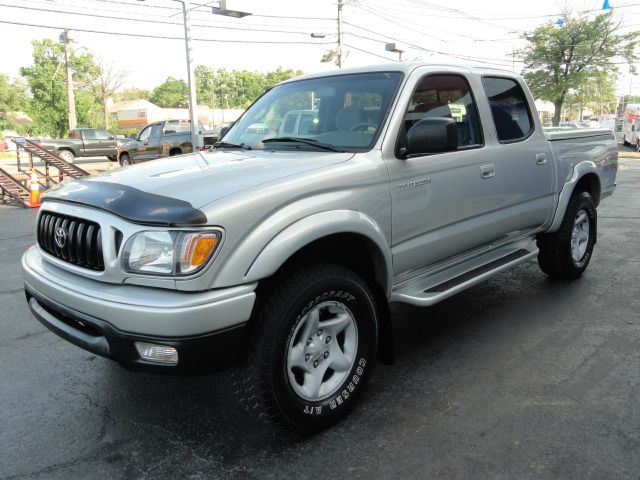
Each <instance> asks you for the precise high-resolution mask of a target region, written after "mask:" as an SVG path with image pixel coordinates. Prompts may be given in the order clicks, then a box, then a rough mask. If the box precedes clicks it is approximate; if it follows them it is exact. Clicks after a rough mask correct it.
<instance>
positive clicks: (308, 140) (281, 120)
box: [224, 72, 402, 151]
mask: <svg viewBox="0 0 640 480" xmlns="http://www.w3.org/2000/svg"><path fill="white" fill-rule="evenodd" d="M401 77H402V74H401V73H400V72H378V73H362V74H352V75H336V76H332V77H323V78H316V79H310V80H300V81H296V82H291V83H285V84H283V85H278V86H276V87H274V88H273V89H271V90H270V91H269V92H267V93H266V94H265V95H263V96H262V97H261V98H260V99H258V101H256V103H254V104H253V105H252V106H251V107H250V108H249V110H247V112H246V113H245V114H244V115H243V116H242V118H241V119H240V120H239V121H238V122H237V123H236V124H235V125H234V126H233V128H231V130H230V131H229V132H228V133H227V135H225V137H224V142H225V143H228V144H235V145H242V146H245V147H251V148H254V149H269V150H274V149H283V150H284V149H298V150H313V149H314V148H316V146H315V145H314V142H316V143H318V144H321V145H329V146H331V147H335V149H336V150H340V151H342V150H346V151H349V150H352V151H353V150H355V151H359V150H368V149H370V148H371V147H372V146H373V142H374V141H375V139H376V137H377V132H378V128H379V127H380V124H381V122H382V120H383V119H384V117H385V114H386V112H387V110H388V108H389V104H390V103H391V99H392V98H393V96H394V94H395V92H396V89H397V87H398V84H399V83H400V79H401ZM279 138H281V139H282V140H281V141H278V139H279ZM296 138H300V139H304V140H305V142H302V141H300V142H297V141H296V140H295V139H296ZM269 139H271V140H269ZM264 140H267V141H266V142H263V141H264Z"/></svg>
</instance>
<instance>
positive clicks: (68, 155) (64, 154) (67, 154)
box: [58, 150, 75, 163]
mask: <svg viewBox="0 0 640 480" xmlns="http://www.w3.org/2000/svg"><path fill="white" fill-rule="evenodd" d="M58 156H59V157H60V158H61V159H62V160H64V161H65V162H67V163H73V161H74V159H75V155H74V154H73V152H72V151H70V150H60V151H59V152H58Z"/></svg>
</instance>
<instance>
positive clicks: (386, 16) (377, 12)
mask: <svg viewBox="0 0 640 480" xmlns="http://www.w3.org/2000/svg"><path fill="white" fill-rule="evenodd" d="M356 6H358V7H359V8H361V9H363V10H364V11H366V12H368V13H369V14H370V15H374V16H376V17H378V18H381V19H382V20H386V21H387V22H391V23H394V24H396V25H400V26H404V27H405V28H406V29H408V30H411V31H414V32H417V33H419V34H420V35H424V36H426V37H430V38H435V39H436V40H438V41H441V42H443V43H448V42H447V41H446V40H442V39H441V38H440V37H437V36H435V35H428V34H426V33H424V32H423V31H422V30H416V29H413V28H410V27H407V26H406V23H411V24H412V25H416V26H417V27H423V28H424V25H420V24H419V23H416V22H412V21H411V20H407V19H405V18H402V17H398V16H395V15H392V14H390V13H388V12H381V11H380V10H378V9H377V8H374V7H371V6H369V7H362V6H360V5H356ZM390 19H395V20H399V21H400V22H403V23H398V22H396V21H393V20H390ZM429 29H430V30H434V31H436V32H441V33H444V34H446V35H451V36H454V37H464V38H471V39H475V37H471V36H469V35H464V34H462V33H459V32H456V33H450V32H447V31H446V30H441V29H439V28H434V27H432V26H429Z"/></svg>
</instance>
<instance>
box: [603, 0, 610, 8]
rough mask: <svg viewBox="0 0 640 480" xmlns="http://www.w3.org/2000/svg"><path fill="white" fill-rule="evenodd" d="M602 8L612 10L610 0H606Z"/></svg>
mask: <svg viewBox="0 0 640 480" xmlns="http://www.w3.org/2000/svg"><path fill="white" fill-rule="evenodd" d="M602 10H611V5H609V0H604V4H603V5H602Z"/></svg>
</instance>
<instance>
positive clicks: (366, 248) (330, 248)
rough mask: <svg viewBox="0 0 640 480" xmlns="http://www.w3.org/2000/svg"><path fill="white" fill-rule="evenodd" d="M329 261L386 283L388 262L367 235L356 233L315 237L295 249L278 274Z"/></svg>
mask: <svg viewBox="0 0 640 480" xmlns="http://www.w3.org/2000/svg"><path fill="white" fill-rule="evenodd" d="M319 261H325V262H330V263H338V264H340V265H344V266H345V267H347V268H349V269H351V270H353V271H354V272H356V273H357V274H358V275H360V276H361V277H363V278H364V279H365V280H367V281H368V282H371V281H374V282H378V283H380V285H381V286H384V285H386V283H385V282H386V275H387V273H386V272H385V271H384V269H385V264H384V259H383V257H382V254H381V253H379V252H378V250H377V248H376V247H375V246H374V244H373V242H371V241H370V240H369V239H367V238H366V237H364V236H362V235H359V234H355V233H338V234H334V235H329V236H327V237H323V238H320V239H318V240H315V241H313V242H311V243H309V244H308V245H305V246H304V247H302V248H301V249H300V250H298V251H297V252H295V253H294V254H293V255H292V256H291V257H289V259H288V260H287V261H286V262H285V263H284V264H283V265H282V266H281V267H280V268H279V269H278V272H276V275H277V274H278V273H280V272H281V271H283V270H285V269H290V268H295V267H298V266H300V265H301V264H305V263H309V262H319Z"/></svg>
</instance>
